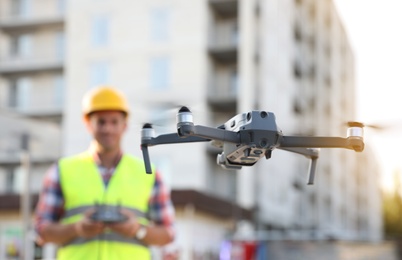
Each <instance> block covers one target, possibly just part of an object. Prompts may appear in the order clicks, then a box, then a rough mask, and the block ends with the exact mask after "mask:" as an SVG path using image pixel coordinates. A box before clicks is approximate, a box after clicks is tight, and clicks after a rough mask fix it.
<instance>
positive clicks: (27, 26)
mask: <svg viewBox="0 0 402 260" xmlns="http://www.w3.org/2000/svg"><path fill="white" fill-rule="evenodd" d="M64 19H65V18H64V15H63V14H58V15H48V16H40V15H36V16H27V17H25V16H24V17H21V16H15V15H14V16H9V17H7V18H2V19H1V20H0V30H2V31H3V32H6V33H10V32H13V31H15V30H32V29H35V28H38V27H44V26H59V27H62V26H64Z"/></svg>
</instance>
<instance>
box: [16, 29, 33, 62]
mask: <svg viewBox="0 0 402 260" xmlns="http://www.w3.org/2000/svg"><path fill="white" fill-rule="evenodd" d="M11 41H12V42H11V55H12V56H16V57H27V56H30V55H31V54H32V36H31V35H30V34H21V35H18V36H15V37H13V38H12V39H11Z"/></svg>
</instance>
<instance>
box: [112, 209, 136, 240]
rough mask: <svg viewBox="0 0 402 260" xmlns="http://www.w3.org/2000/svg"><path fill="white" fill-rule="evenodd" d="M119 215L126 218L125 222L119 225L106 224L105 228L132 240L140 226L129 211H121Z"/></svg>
mask: <svg viewBox="0 0 402 260" xmlns="http://www.w3.org/2000/svg"><path fill="white" fill-rule="evenodd" d="M121 214H123V215H124V216H126V217H127V220H126V221H124V222H120V223H113V224H108V225H107V227H108V228H110V229H111V230H112V231H114V232H116V233H119V234H120V235H122V236H125V237H128V238H134V235H135V233H136V232H137V230H138V228H139V227H140V224H139V223H138V221H137V217H136V216H135V214H134V213H133V212H131V211H129V210H126V209H122V210H121Z"/></svg>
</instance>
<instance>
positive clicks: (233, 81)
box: [230, 70, 239, 96]
mask: <svg viewBox="0 0 402 260" xmlns="http://www.w3.org/2000/svg"><path fill="white" fill-rule="evenodd" d="M238 89H239V74H238V73H237V70H232V71H231V72H230V94H231V96H236V94H237V90H238Z"/></svg>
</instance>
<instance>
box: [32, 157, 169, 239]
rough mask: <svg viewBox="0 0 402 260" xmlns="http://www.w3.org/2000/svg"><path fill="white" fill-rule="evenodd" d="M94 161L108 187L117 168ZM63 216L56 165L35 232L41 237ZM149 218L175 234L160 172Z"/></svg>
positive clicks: (47, 181) (48, 180) (41, 199)
mask: <svg viewBox="0 0 402 260" xmlns="http://www.w3.org/2000/svg"><path fill="white" fill-rule="evenodd" d="M120 158H121V157H120ZM120 158H119V159H118V161H119V160H120ZM94 159H95V162H96V163H97V165H98V171H99V173H100V174H101V175H102V179H103V183H104V184H105V186H107V185H108V183H109V180H110V178H111V177H112V176H113V173H114V170H115V168H111V169H107V168H105V167H103V166H101V165H100V161H99V159H98V157H97V156H94ZM118 161H117V162H116V165H117V163H118ZM63 214H64V198H63V193H62V190H61V185H60V173H59V168H58V165H57V164H54V165H53V166H52V167H51V168H50V169H49V170H48V172H47V173H46V176H45V178H44V182H43V188H42V192H41V194H40V197H39V202H38V204H37V206H36V214H35V230H36V231H37V233H38V235H39V236H40V235H41V230H42V229H43V226H44V225H46V223H50V222H58V221H59V220H60V219H61V218H62V217H63ZM148 217H149V220H151V221H152V222H153V223H155V224H157V225H163V226H165V227H168V228H170V230H171V232H173V220H174V207H173V204H172V202H171V200H170V194H169V191H168V189H167V188H166V187H165V185H164V184H163V182H162V178H161V176H160V173H159V172H158V171H156V176H155V183H154V186H153V190H152V194H151V197H150V200H149V211H148Z"/></svg>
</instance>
